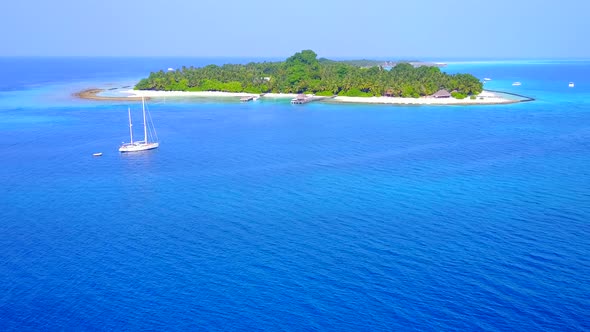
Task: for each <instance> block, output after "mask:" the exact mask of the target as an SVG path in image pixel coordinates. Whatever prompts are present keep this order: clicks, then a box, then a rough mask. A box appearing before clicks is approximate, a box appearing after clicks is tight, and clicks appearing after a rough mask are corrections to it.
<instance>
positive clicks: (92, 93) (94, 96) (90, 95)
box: [74, 88, 150, 101]
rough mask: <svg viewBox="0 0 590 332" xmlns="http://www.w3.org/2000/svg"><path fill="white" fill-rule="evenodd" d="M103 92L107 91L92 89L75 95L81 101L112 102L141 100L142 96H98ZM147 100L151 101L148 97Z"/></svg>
mask: <svg viewBox="0 0 590 332" xmlns="http://www.w3.org/2000/svg"><path fill="white" fill-rule="evenodd" d="M103 91H105V89H97V88H91V89H86V90H82V91H80V92H76V93H74V96H75V97H78V98H81V99H90V100H112V101H135V100H141V96H139V97H135V96H120V97H107V96H99V95H98V94H99V93H101V92H103ZM145 99H148V100H149V99H150V98H149V97H147V98H145Z"/></svg>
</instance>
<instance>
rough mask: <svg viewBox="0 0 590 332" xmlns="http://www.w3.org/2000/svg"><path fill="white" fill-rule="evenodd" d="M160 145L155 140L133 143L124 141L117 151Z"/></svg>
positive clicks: (149, 148) (143, 149) (134, 150)
mask: <svg viewBox="0 0 590 332" xmlns="http://www.w3.org/2000/svg"><path fill="white" fill-rule="evenodd" d="M159 146H160V143H157V142H150V143H145V142H135V143H125V144H123V145H121V147H120V148H119V152H137V151H145V150H152V149H156V148H157V147H159Z"/></svg>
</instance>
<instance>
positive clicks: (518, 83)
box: [512, 82, 522, 86]
mask: <svg viewBox="0 0 590 332" xmlns="http://www.w3.org/2000/svg"><path fill="white" fill-rule="evenodd" d="M512 85H513V86H520V85H522V83H520V82H514V83H512Z"/></svg>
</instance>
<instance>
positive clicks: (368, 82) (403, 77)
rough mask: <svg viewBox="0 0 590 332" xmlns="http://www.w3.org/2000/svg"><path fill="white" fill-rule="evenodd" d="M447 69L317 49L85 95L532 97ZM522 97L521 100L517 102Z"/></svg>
mask: <svg viewBox="0 0 590 332" xmlns="http://www.w3.org/2000/svg"><path fill="white" fill-rule="evenodd" d="M441 66H443V64H439V63H428V62H419V61H410V62H404V61H376V60H345V61H334V60H329V59H325V58H319V59H318V57H317V54H316V53H315V52H313V51H311V50H303V51H301V52H297V53H295V54H294V55H293V56H291V57H289V58H287V59H286V60H285V61H282V62H261V63H254V62H252V63H248V64H225V65H222V66H217V65H208V66H205V67H186V66H184V67H182V68H179V69H176V70H175V69H173V68H169V69H168V70H167V71H163V70H160V71H157V72H152V73H150V75H149V77H147V78H143V79H141V80H139V82H138V83H137V84H136V85H135V86H134V88H133V89H123V88H125V87H123V88H122V89H113V88H111V89H108V90H117V91H118V92H117V94H113V93H114V92H113V91H108V95H104V94H103V92H105V90H103V89H96V88H92V89H87V90H84V91H81V92H79V93H77V94H76V96H77V97H80V98H84V99H96V100H119V101H120V100H125V99H126V98H127V100H137V99H141V98H144V97H145V98H165V97H204V98H208V97H214V98H219V97H232V98H236V97H239V98H240V99H241V100H242V101H250V100H256V99H258V98H259V97H263V98H293V99H292V101H291V102H292V103H294V104H304V103H307V102H311V101H319V100H323V101H327V102H340V103H376V104H413V105H471V104H509V103H517V102H522V101H530V100H533V99H531V98H528V97H524V96H519V95H513V96H509V95H510V94H506V93H500V94H498V93H497V92H493V91H484V90H483V83H482V82H481V81H480V80H479V79H477V78H476V77H474V76H473V75H471V74H447V73H445V72H443V71H441V69H440V67H441ZM514 97H516V98H514Z"/></svg>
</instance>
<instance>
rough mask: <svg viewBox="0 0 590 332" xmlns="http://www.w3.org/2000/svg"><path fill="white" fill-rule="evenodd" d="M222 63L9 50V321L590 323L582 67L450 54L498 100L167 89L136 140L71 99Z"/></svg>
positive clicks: (2, 281) (0, 240)
mask: <svg viewBox="0 0 590 332" xmlns="http://www.w3.org/2000/svg"><path fill="white" fill-rule="evenodd" d="M210 61H218V62H219V61H221V62H223V59H221V60H220V59H174V58H171V59H61V58H54V59H11V58H5V59H1V60H0V64H2V66H1V67H2V68H7V67H10V68H12V71H11V72H5V73H4V74H3V75H2V76H1V77H2V79H1V80H2V82H1V83H2V84H1V85H0V86H1V87H2V91H0V132H1V134H2V140H0V163H1V166H2V167H0V183H1V184H2V189H3V190H2V195H1V196H0V203H1V206H2V210H1V211H2V212H1V213H0V234H1V236H0V257H2V259H1V260H0V329H2V330H63V329H91V330H94V329H101V330H102V329H110V330H121V329H129V330H144V329H169V330H187V329H199V330H338V331H340V330H420V331H423V330H435V331H439V330H491V331H498V330H511V331H512V330H521V331H530V330H554V331H564V330H580V331H582V330H588V329H590V320H589V318H588V317H589V314H590V312H589V309H588V308H590V301H589V300H588V298H590V277H589V275H590V260H589V258H588V253H589V252H590V228H589V224H588V220H590V204H589V203H590V189H589V185H588V184H589V183H590V171H589V167H588V166H589V165H590V144H589V142H590V105H589V104H588V102H587V100H588V97H589V96H590V80H589V79H588V77H590V63H589V62H584V61H577V62H566V61H562V62H554V61H550V62H543V63H538V62H537V63H533V62H516V63H515V62H487V63H457V64H452V65H450V66H449V67H447V68H446V69H445V70H447V71H451V72H453V71H469V72H472V73H474V74H476V75H477V76H478V77H481V78H483V77H490V78H492V81H490V82H489V83H487V84H486V85H487V86H489V88H494V89H499V90H506V91H511V92H516V93H523V94H525V95H531V96H533V97H535V98H537V101H535V102H531V103H522V104H513V105H502V106H460V107H457V106H450V107H428V106H413V107H408V106H383V105H382V106H375V105H370V106H365V105H336V104H320V103H316V104H307V105H304V106H302V107H301V106H299V107H298V106H292V105H290V104H289V103H288V100H278V101H264V100H260V101H258V102H255V103H246V104H241V103H239V102H236V101H230V100H214V101H212V100H197V101H195V100H187V99H167V100H154V101H151V102H150V104H149V107H150V110H151V113H152V117H153V119H154V122H155V125H156V127H157V129H158V134H159V136H160V138H161V141H162V142H161V143H162V144H161V148H160V149H158V150H154V151H150V152H148V153H140V154H129V155H121V154H119V153H118V152H117V147H118V144H119V143H120V142H122V141H124V140H126V139H127V133H128V132H127V123H126V121H127V119H126V116H127V114H126V111H127V106H135V110H136V111H138V110H139V109H138V108H137V105H129V104H128V103H122V102H96V101H83V100H75V99H73V98H71V96H70V95H71V93H72V92H74V91H77V90H78V89H80V88H84V87H88V86H93V85H95V86H119V85H122V84H125V83H126V82H129V81H133V80H134V79H136V78H137V77H141V75H142V74H143V73H144V72H145V71H146V70H147V71H149V70H152V69H159V68H167V67H172V66H179V65H184V64H186V65H191V64H195V65H199V64H205V63H208V62H210ZM19 68H20V70H17V69H19ZM36 68H46V70H47V72H41V71H38V70H36ZM146 68H147V69H146ZM18 73H21V74H18ZM22 73H26V75H25V74H22ZM16 76H18V79H17V78H16ZM513 81H521V82H522V83H523V84H522V86H520V87H513V86H512V85H511V83H512V82H513ZM569 81H574V82H575V83H576V87H575V88H573V89H570V88H567V83H568V82H569ZM109 84H112V85H109ZM137 115H139V114H138V113H137ZM98 151H101V152H103V153H104V156H103V157H100V158H93V157H92V156H91V154H92V153H93V152H98Z"/></svg>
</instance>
